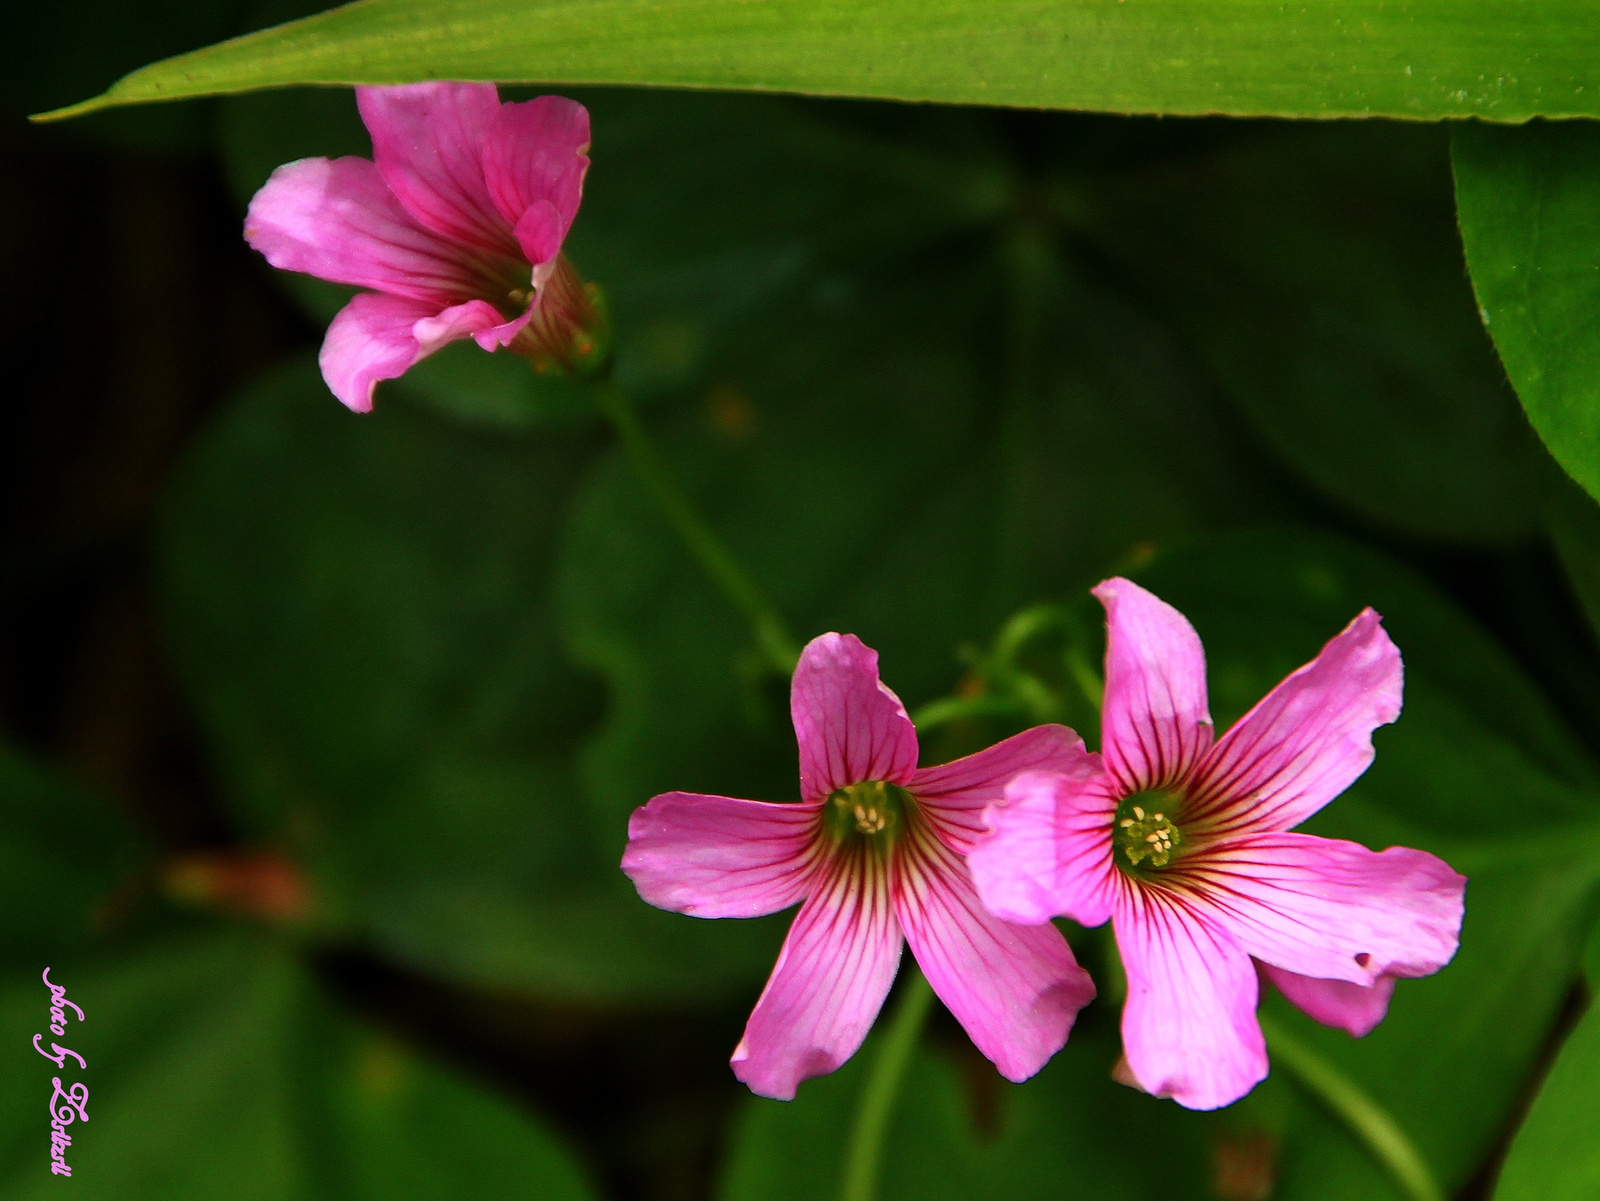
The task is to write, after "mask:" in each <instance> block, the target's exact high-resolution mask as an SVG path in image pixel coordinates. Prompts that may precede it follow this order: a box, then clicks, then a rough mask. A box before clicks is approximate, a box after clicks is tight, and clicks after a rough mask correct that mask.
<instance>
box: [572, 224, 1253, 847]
mask: <svg viewBox="0 0 1600 1201" xmlns="http://www.w3.org/2000/svg"><path fill="white" fill-rule="evenodd" d="M998 250H999V248H997V247H995V246H993V245H992V244H990V245H985V244H984V243H983V242H978V243H977V244H976V245H975V246H974V248H973V249H972V251H970V252H969V253H970V257H968V258H966V259H965V260H957V261H958V262H959V267H960V269H959V270H952V267H953V266H954V265H955V264H953V263H951V262H950V260H951V259H954V258H955V253H954V252H951V253H949V254H948V255H947V256H946V261H945V262H944V263H942V264H940V266H939V267H938V268H937V269H936V270H928V269H921V270H917V271H915V272H913V271H911V270H910V269H906V271H905V273H904V275H903V277H902V278H903V282H902V283H900V284H899V285H898V286H895V287H892V288H883V287H879V288H872V287H871V285H870V284H869V282H868V281H867V280H865V279H861V278H859V277H857V278H850V277H847V284H846V286H843V287H841V289H840V290H839V293H838V296H837V298H829V297H827V296H824V297H822V298H818V299H817V300H816V301H814V302H813V303H811V304H810V305H805V306H802V305H794V306H791V307H789V308H788V309H787V310H785V311H780V313H779V314H777V315H776V316H775V318H774V321H773V322H772V324H771V325H768V326H759V325H757V324H755V323H752V324H751V325H750V327H749V328H748V330H747V333H746V337H745V339H744V344H743V345H742V346H741V347H740V348H739V349H738V350H737V352H734V351H730V352H729V353H728V354H727V355H726V356H725V357H724V358H723V359H722V360H721V361H720V363H719V368H720V370H719V373H718V376H716V377H713V378H714V379H717V383H715V384H714V385H713V386H712V387H711V388H708V389H707V390H706V391H705V392H704V393H703V394H702V395H701V396H700V397H698V398H696V399H697V400H698V402H699V403H697V404H695V405H693V406H692V407H690V406H681V407H679V408H678V409H677V410H676V411H675V412H674V413H673V414H672V416H671V418H670V420H667V421H665V422H663V424H662V426H661V429H660V434H661V439H662V447H663V453H664V455H665V457H666V459H667V460H668V462H669V463H671V464H672V466H673V467H674V468H675V469H676V470H677V471H678V473H679V475H680V476H681V477H682V478H683V479H684V481H685V483H686V486H687V487H688V489H689V491H690V493H691V494H692V495H693V497H694V499H695V501H696V502H697V504H698V506H699V508H700V510H701V511H702V513H704V514H705V515H706V517H707V518H708V520H709V521H710V523H711V524H712V526H713V527H714V528H715V529H716V530H717V531H718V533H719V534H720V535H721V536H722V537H723V538H724V539H725V540H726V542H727V543H728V544H729V545H730V546H731V548H732V550H733V552H734V554H735V555H736V556H737V557H738V558H739V560H740V562H741V563H743V564H744V565H745V566H746V568H747V569H748V570H749V571H750V572H751V574H752V575H753V576H754V578H755V579H756V580H757V582H758V583H759V584H760V585H761V586H762V587H763V588H764V589H765V590H766V591H767V593H768V594H769V595H770V596H771V597H772V598H773V599H774V601H775V602H776V604H777V605H778V607H779V609H780V610H781V611H782V612H784V613H785V614H786V615H787V616H788V617H789V619H790V621H791V623H792V624H793V626H794V627H795V628H796V630H797V632H798V633H799V634H800V636H802V637H810V636H812V635H815V634H818V633H821V632H823V631H824V630H829V629H836V630H846V631H852V632H854V633H856V634H858V635H860V636H861V637H862V638H863V639H864V640H865V641H866V642H867V643H868V644H869V645H871V646H873V647H875V648H877V649H878V650H879V651H880V652H881V653H882V656H883V673H884V678H885V680H887V681H888V682H889V683H890V685H891V686H892V687H894V688H895V689H897V690H898V691H899V692H900V694H901V695H902V696H903V697H904V698H905V699H906V701H907V703H908V704H911V705H913V706H915V705H917V704H919V703H921V702H923V701H925V700H928V699H931V698H933V697H935V696H939V695H942V694H944V693H946V692H948V691H949V690H950V689H951V688H952V687H953V686H954V685H955V684H956V683H957V682H958V680H959V678H960V675H961V668H960V663H959V660H958V659H957V657H956V655H955V653H954V651H955V649H956V647H957V646H958V645H959V644H961V643H963V642H968V641H971V642H976V641H978V640H981V639H984V638H986V636H987V635H988V634H989V632H990V631H992V630H993V629H994V628H995V627H996V626H998V625H999V624H1000V622H1001V621H1002V620H1003V619H1004V617H1005V616H1006V615H1007V614H1008V613H1010V612H1012V611H1014V610H1015V609H1016V608H1017V607H1019V606H1021V605H1023V604H1025V603H1028V602H1031V601H1035V600H1038V599H1041V598H1045V597H1049V596H1052V595H1055V594H1058V593H1060V592H1062V591H1064V590H1065V589H1067V588H1068V587H1075V586H1077V585H1078V584H1079V583H1081V582H1082V581H1083V580H1084V579H1085V578H1086V577H1088V576H1089V575H1090V574H1091V573H1093V572H1096V571H1098V570H1101V569H1102V568H1103V567H1104V565H1105V564H1106V563H1108V562H1109V561H1112V560H1114V559H1116V558H1117V557H1119V556H1121V555H1123V554H1124V553H1126V552H1127V550H1128V549H1129V547H1130V546H1132V545H1133V544H1135V543H1138V542H1140V541H1142V540H1148V539H1154V538H1159V537H1164V536H1167V535H1170V534H1173V533H1177V532H1179V531H1183V530H1186V529H1193V528H1197V527H1203V526H1205V525H1207V524H1210V523H1215V522H1221V521H1224V520H1226V519H1227V518H1228V517H1229V516H1232V515H1237V514H1238V513H1240V512H1242V511H1248V509H1249V507H1250V503H1251V501H1252V500H1255V499H1257V498H1258V497H1259V496H1260V494H1259V493H1257V494H1256V495H1255V496H1254V497H1252V495H1251V486H1252V483H1253V482H1254V479H1256V478H1259V473H1255V474H1254V475H1253V474H1252V473H1251V472H1250V471H1249V469H1248V468H1247V467H1246V466H1245V464H1246V463H1248V461H1249V460H1248V458H1247V457H1245V456H1244V455H1243V454H1242V453H1241V452H1240V450H1239V448H1238V446H1237V444H1236V443H1235V442H1233V441H1232V440H1231V439H1230V435H1229V431H1228V430H1227V428H1226V427H1225V425H1223V423H1221V422H1220V421H1219V420H1218V418H1217V415H1216V412H1215V410H1214V409H1213V408H1212V407H1211V406H1210V404H1209V402H1208V398H1207V397H1206V396H1204V395H1203V394H1197V393H1196V392H1195V391H1194V390H1193V389H1192V387H1191V386H1190V384H1189V382H1188V380H1187V379H1186V378H1185V377H1184V375H1183V373H1182V372H1181V370H1180V369H1179V368H1178V366H1177V364H1175V363H1174V362H1173V357H1172V355H1171V350H1170V347H1169V346H1168V345H1167V344H1166V343H1165V342H1164V341H1163V339H1162V335H1161V333H1160V331H1159V329H1158V328H1155V327H1152V326H1151V325H1150V324H1149V323H1147V322H1146V321H1144V320H1143V319H1142V318H1141V316H1140V315H1139V314H1138V313H1137V312H1136V311H1132V310H1130V309H1129V308H1128V307H1127V306H1125V305H1124V304H1122V303H1120V301H1119V298H1118V297H1117V296H1116V295H1115V294H1108V293H1107V292H1106V291H1104V290H1102V289H1100V288H1098V287H1096V286H1095V284H1094V282H1093V281H1092V280H1089V279H1085V278H1083V277H1081V276H1078V275H1076V274H1075V273H1074V268H1073V266H1072V265H1071V264H1070V262H1066V263H1064V262H1062V261H1061V260H1059V259H1057V258H1055V257H1054V256H1053V255H1048V254H1046V255H1041V256H1040V258H1039V261H1038V262H1036V263H1035V266H1037V267H1038V269H1039V271H1040V273H1041V274H1042V275H1043V277H1044V282H1043V285H1042V286H1041V287H1040V288H1039V289H1038V290H1037V292H1036V293H1034V292H1030V294H1029V296H1030V298H1029V299H1028V301H1027V304H1028V309H1027V317H1026V319H1027V320H1029V321H1032V320H1034V319H1035V318H1037V320H1038V322H1039V325H1040V333H1039V336H1038V339H1037V344H1036V347H1037V354H1036V356H1033V357H1034V362H1033V363H1032V364H1030V365H1029V366H1028V368H1027V371H1028V376H1027V378H1025V379H1021V378H1017V373H1015V372H1013V371H1012V369H1011V368H1008V366H1007V365H1006V363H1005V355H1004V353H1003V349H1002V348H1003V346H1004V344H1005V343H1004V339H1005V337H1006V336H1007V335H1006V331H1005V326H1004V324H1003V321H1004V317H1003V314H1005V313H1006V312H1007V306H1009V305H1011V304H1012V303H1013V301H1014V300H1015V297H1014V295H1008V292H1007V286H1006V282H1005V281H1006V273H1005V271H1004V270H1003V269H1001V267H1000V265H999V264H998V263H997V262H996V259H998V258H1000V257H1001V255H1000V254H999V253H997V251H998ZM997 325H998V326H999V328H998V329H997V328H996V326H997ZM989 331H993V332H992V333H990V332H989ZM986 333H988V336H987V337H985V334H986ZM1201 448H1203V449H1201ZM1259 503H1263V504H1267V505H1270V503H1271V502H1270V500H1267V501H1265V502H1259ZM558 589H559V592H558V596H559V599H560V604H561V614H562V623H563V627H564V629H565V632H566V635H567V637H568V639H569V645H570V646H571V648H572V652H573V654H574V655H575V656H577V657H578V658H580V659H581V660H582V661H584V662H586V663H588V664H590V665H592V666H593V667H595V668H596V669H598V670H599V671H601V672H602V673H603V674H604V675H605V676H606V678H607V680H608V681H609V683H610V685H611V700H612V708H611V714H610V719H609V721H608V723H607V725H606V727H605V728H604V729H603V730H602V731H601V733H600V734H599V736H598V737H597V738H596V739H595V740H594V741H593V742H592V743H591V745H590V746H589V748H588V750H587V752H586V754H585V757H584V767H585V773H584V779H585V782H586V784H587V785H588V790H589V794H590V796H591V799H593V800H594V801H596V802H597V803H598V804H599V805H600V812H601V814H602V815H603V816H602V818H601V825H602V828H604V829H606V830H608V831H610V835H611V838H612V840H613V843H612V845H613V847H614V848H615V849H616V850H617V851H619V852H620V849H621V845H622V839H623V836H624V829H625V818H626V815H627V813H628V811H629V810H630V809H631V808H632V807H633V806H635V805H637V804H639V803H640V802H641V801H642V800H644V799H645V798H647V797H649V796H650V795H651V794H652V793H654V792H659V791H663V790H665V789H670V788H682V789H698V790H703V791H711V792H724V793H732V794H734V795H745V796H766V797H772V798H782V797H788V796H792V795H793V792H794V774H793V773H794V770H795V759H794V749H793V747H794V744H793V736H792V734H791V732H790V731H789V728H788V721H787V718H786V715H785V714H786V706H785V704H784V700H783V697H782V695H781V694H782V684H781V682H771V683H772V686H771V687H770V688H768V687H766V685H765V684H763V683H762V682H761V681H760V680H759V679H755V678H753V677H752V674H751V659H750V656H749V653H748V652H749V648H750V645H751V644H750V640H749V636H748V634H747V632H746V631H745V630H744V628H743V626H742V624H741V622H740V620H739V619H738V617H737V615H736V614H735V613H734V611H733V610H732V609H731V608H730V607H729V606H728V605H727V603H726V602H725V601H724V600H723V599H722V598H721V597H720V596H718V595H717V594H716V593H715V592H714V591H713V590H712V589H711V588H710V586H709V585H708V584H707V583H706V582H705V581H704V580H703V579H702V578H701V576H700V574H699V572H698V570H697V569H696V567H695V566H694V565H693V564H692V563H691V562H690V561H689V560H688V559H687V557H686V556H685V555H684V554H683V552H682V551H681V550H680V548H679V547H678V546H677V545H676V543H675V542H674V541H673V540H672V538H671V536H670V533H669V531H668V530H667V529H666V527H665V526H664V524H663V523H662V522H661V519H660V517H659V516H658V515H657V514H656V513H655V512H654V510H653V509H652V507H651V505H650V503H649V501H648V499H647V498H646V496H645V494H644V493H643V491H642V490H641V488H640V487H639V485H638V484H637V483H636V481H635V480H634V478H633V477H632V475H631V474H630V472H629V470H628V467H627V465H626V463H625V462H623V461H622V460H621V459H620V458H619V457H617V456H615V455H610V456H608V457H607V458H606V459H605V460H604V461H603V462H602V463H601V464H600V465H599V467H598V468H597V470H596V473H595V475H594V477H593V479H592V480H591V481H590V483H589V485H588V486H587V487H586V489H585V490H584V492H583V494H582V495H581V496H580V498H579V499H578V501H577V502H576V504H575V506H574V508H573V510H572V513H571V517H570V520H569V524H568V527H567V530H566V532H565V536H564V542H563V548H562V564H561V570H560V574H559V577H558ZM756 675H759V671H757V672H756ZM965 749H971V748H965ZM927 753H928V755H929V756H930V761H932V760H933V758H934V757H936V756H938V755H940V754H941V753H942V752H941V751H940V749H939V747H938V746H930V747H929V748H927Z"/></svg>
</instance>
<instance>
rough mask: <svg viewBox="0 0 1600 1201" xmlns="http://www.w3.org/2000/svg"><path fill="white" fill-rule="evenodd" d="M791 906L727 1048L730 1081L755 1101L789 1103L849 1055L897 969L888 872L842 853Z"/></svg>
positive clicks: (877, 862)
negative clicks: (752, 1002)
mask: <svg viewBox="0 0 1600 1201" xmlns="http://www.w3.org/2000/svg"><path fill="white" fill-rule="evenodd" d="M830 866H831V869H832V870H831V871H830V872H829V873H828V874H827V875H826V876H825V877H824V878H823V879H822V880H821V881H819V883H818V886H817V887H816V888H815V890H814V891H813V892H812V894H811V896H810V897H809V898H808V899H807V900H806V903H805V904H804V905H802V906H801V907H800V912H799V914H797V915H796V917H795V919H794V925H792V926H791V927H789V936H788V937H787V938H786V939H784V943H783V951H782V952H781V953H780V954H779V956H778V962H777V965H776V966H775V967H773V969H772V975H771V977H770V978H769V979H768V980H767V987H766V989H765V990H764V991H763V992H762V994H761V999H760V1000H759V1001H757V1002H756V1007H755V1011H754V1012H753V1013H751V1015H750V1022H749V1024H748V1025H746V1026H745V1030H744V1038H743V1039H741V1040H740V1042H739V1045H738V1047H736V1048H735V1049H734V1052H733V1058H732V1060H731V1062H732V1064H733V1074H734V1075H735V1076H737V1077H738V1078H739V1079H740V1080H743V1081H744V1082H745V1083H746V1084H747V1085H749V1086H750V1090H751V1091H752V1092H754V1093H758V1094H760V1095H761V1096H763V1097H773V1098H775V1099H777V1100H779V1101H788V1100H790V1099H791V1098H793V1096H794V1094H795V1089H796V1088H798V1087H799V1086H800V1083H801V1081H804V1080H809V1079H811V1078H812V1077H813V1076H825V1075H827V1074H828V1073H829V1072H831V1071H833V1070H834V1069H835V1068H837V1067H838V1066H839V1065H840V1064H842V1063H843V1062H844V1061H845V1060H847V1059H849V1058H850V1056H852V1055H854V1054H855V1053H856V1049H857V1048H858V1047H860V1046H861V1041H862V1040H863V1039H864V1038H866V1036H867V1031H868V1030H870V1029H871V1028H872V1023H873V1020H874V1019H876V1018H877V1016H878V1010H879V1009H881V1008H882V1007H883V999H884V997H886V996H888V994H889V986H890V985H891V984H892V983H894V976H895V972H896V971H897V970H898V969H899V967H900V948H901V946H902V944H903V940H902V939H901V937H900V925H899V923H898V922H896V921H895V917H894V912H893V909H892V907H891V905H890V903H889V879H888V867H887V865H886V864H885V863H884V862H883V860H882V859H881V858H879V857H878V856H876V855H873V854H871V853H867V854H859V855H850V856H842V857H841V858H840V859H839V860H837V861H835V862H834V863H833V864H832V865H830Z"/></svg>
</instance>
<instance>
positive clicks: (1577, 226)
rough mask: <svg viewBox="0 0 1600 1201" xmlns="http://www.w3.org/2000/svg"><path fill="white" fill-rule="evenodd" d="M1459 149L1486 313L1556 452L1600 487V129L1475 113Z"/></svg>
mask: <svg viewBox="0 0 1600 1201" xmlns="http://www.w3.org/2000/svg"><path fill="white" fill-rule="evenodd" d="M1451 154H1452V159H1453V161H1454V164H1455V172H1456V202H1457V204H1458V206H1459V208H1460V217H1461V237H1462V240H1463V242H1464V243H1465V245H1466V251H1467V266H1468V267H1469V268H1470V269H1471V272H1472V285H1473V287H1474V288H1475V289H1476V290H1477V294H1478V303H1479V305H1480V306H1481V311H1482V315H1483V321H1484V324H1485V325H1487V326H1488V327H1489V333H1490V335H1491V336H1492V337H1493V338H1494V344H1495V347H1496V349H1498V350H1499V352H1500V358H1501V360H1502V361H1503V362H1504V363H1505V366H1506V371H1507V372H1508V373H1509V374H1510V376H1511V382H1512V384H1514V385H1515V386H1516V389H1517V395H1518V396H1519V397H1520V398H1521V399H1522V406H1523V408H1525V409H1526V410H1527V412H1528V419H1529V420H1530V421H1532V422H1533V427H1534V429H1536V430H1537V431H1538V432H1539V436H1540V437H1541V438H1543V439H1544V442H1545V445H1546V446H1548V447H1549V448H1550V453H1551V454H1552V455H1554V456H1555V458H1556V461H1557V462H1559V463H1560V464H1561V465H1562V466H1563V467H1564V468H1566V469H1567V472H1568V474H1570V475H1571V476H1572V478H1573V479H1575V480H1577V481H1578V483H1580V484H1582V485H1583V486H1584V488H1586V489H1587V490H1588V492H1589V494H1590V495H1591V496H1595V497H1600V334H1597V333H1596V330H1595V327H1594V322H1593V314H1594V312H1595V309H1596V305H1597V304H1600V131H1597V130H1596V129H1595V127H1594V126H1592V125H1590V124H1588V123H1587V122H1579V123H1575V124H1571V125H1547V124H1544V123H1542V122H1540V123H1537V124H1534V125H1529V126H1527V127H1526V128H1523V129H1495V128H1492V127H1489V126H1482V125H1467V126H1462V127H1461V128H1459V129H1457V130H1456V131H1455V134H1454V136H1453V138H1452V141H1451Z"/></svg>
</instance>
